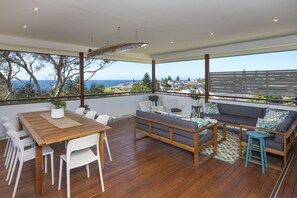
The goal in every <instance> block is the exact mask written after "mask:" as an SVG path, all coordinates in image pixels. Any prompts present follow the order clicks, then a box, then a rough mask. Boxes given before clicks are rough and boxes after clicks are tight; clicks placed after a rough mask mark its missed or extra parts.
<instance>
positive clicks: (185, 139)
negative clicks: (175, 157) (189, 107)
mask: <svg viewBox="0 0 297 198" xmlns="http://www.w3.org/2000/svg"><path fill="white" fill-rule="evenodd" d="M170 116H173V115H170V114H167V115H161V114H159V113H152V112H145V111H140V110H137V111H136V115H135V116H134V141H135V142H136V140H138V139H141V138H137V137H136V133H141V134H144V135H145V137H151V138H154V139H157V140H160V141H163V142H166V143H168V144H171V145H174V146H177V147H179V148H182V149H185V150H187V151H190V152H193V153H194V165H195V166H198V165H199V164H202V163H204V162H205V161H206V160H208V159H210V158H212V157H213V156H214V155H216V153H217V124H208V125H207V126H205V127H202V128H198V125H197V123H195V122H191V121H186V120H183V119H181V117H179V116H174V117H170ZM205 129H207V133H205V132H206V131H205V132H203V133H201V132H202V131H203V130H205ZM209 145H213V153H212V154H211V155H209V156H205V157H203V159H202V158H201V160H200V161H199V151H201V150H202V149H204V148H205V147H207V146H209Z"/></svg>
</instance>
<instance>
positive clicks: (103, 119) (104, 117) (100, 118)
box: [96, 115, 109, 125]
mask: <svg viewBox="0 0 297 198" xmlns="http://www.w3.org/2000/svg"><path fill="white" fill-rule="evenodd" d="M108 120H109V115H99V116H98V118H97V119H96V121H97V122H99V123H101V124H104V125H107V122H108Z"/></svg>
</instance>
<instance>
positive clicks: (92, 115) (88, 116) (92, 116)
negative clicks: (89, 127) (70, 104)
mask: <svg viewBox="0 0 297 198" xmlns="http://www.w3.org/2000/svg"><path fill="white" fill-rule="evenodd" d="M96 115H97V112H96V111H88V112H87V113H86V115H85V117H86V118H89V119H92V120H95V116H96Z"/></svg>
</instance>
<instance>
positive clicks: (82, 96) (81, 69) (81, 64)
mask: <svg viewBox="0 0 297 198" xmlns="http://www.w3.org/2000/svg"><path fill="white" fill-rule="evenodd" d="M79 99H80V106H84V104H85V90H84V53H83V52H79Z"/></svg>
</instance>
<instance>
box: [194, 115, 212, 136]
mask: <svg viewBox="0 0 297 198" xmlns="http://www.w3.org/2000/svg"><path fill="white" fill-rule="evenodd" d="M191 121H192V122H196V123H197V125H198V128H202V127H205V126H206V125H208V124H209V120H206V119H202V118H196V119H191ZM206 134H207V129H205V130H203V131H200V132H199V135H206Z"/></svg>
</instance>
